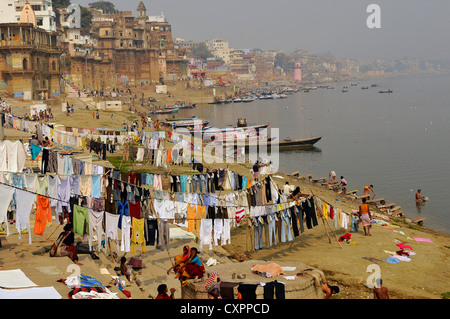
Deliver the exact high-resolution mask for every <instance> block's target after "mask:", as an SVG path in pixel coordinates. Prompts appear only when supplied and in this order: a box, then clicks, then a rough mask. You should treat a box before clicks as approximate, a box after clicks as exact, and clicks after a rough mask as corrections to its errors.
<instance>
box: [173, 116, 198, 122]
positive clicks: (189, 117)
mask: <svg viewBox="0 0 450 319" xmlns="http://www.w3.org/2000/svg"><path fill="white" fill-rule="evenodd" d="M191 120H199V118H198V116H188V117H179V118H174V119H171V118H167V119H166V122H180V121H191Z"/></svg>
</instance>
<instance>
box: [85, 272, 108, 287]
mask: <svg viewBox="0 0 450 319" xmlns="http://www.w3.org/2000/svg"><path fill="white" fill-rule="evenodd" d="M80 287H85V288H87V287H95V288H103V289H104V288H105V287H104V286H103V284H102V283H101V282H100V281H98V280H97V279H95V278H93V277H91V276H87V275H85V274H80Z"/></svg>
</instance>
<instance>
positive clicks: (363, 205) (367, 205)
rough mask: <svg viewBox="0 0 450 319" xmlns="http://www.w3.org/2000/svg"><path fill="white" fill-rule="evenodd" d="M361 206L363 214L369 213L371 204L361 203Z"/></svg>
mask: <svg viewBox="0 0 450 319" xmlns="http://www.w3.org/2000/svg"><path fill="white" fill-rule="evenodd" d="M359 207H360V211H361V214H368V213H369V204H361V205H360V206H359Z"/></svg>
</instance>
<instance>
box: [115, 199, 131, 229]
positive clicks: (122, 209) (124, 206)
mask: <svg viewBox="0 0 450 319" xmlns="http://www.w3.org/2000/svg"><path fill="white" fill-rule="evenodd" d="M117 212H118V213H119V214H120V217H119V224H118V225H117V227H119V228H120V229H122V216H124V215H125V216H130V212H129V208H128V201H126V202H125V203H122V202H120V201H119V202H118V203H117Z"/></svg>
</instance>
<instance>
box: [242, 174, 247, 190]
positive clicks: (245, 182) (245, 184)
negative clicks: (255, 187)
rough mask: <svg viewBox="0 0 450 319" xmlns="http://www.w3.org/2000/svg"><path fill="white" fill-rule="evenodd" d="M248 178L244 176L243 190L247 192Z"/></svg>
mask: <svg viewBox="0 0 450 319" xmlns="http://www.w3.org/2000/svg"><path fill="white" fill-rule="evenodd" d="M247 182H248V181H247V177H245V176H242V190H245V189H246V188H247Z"/></svg>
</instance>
